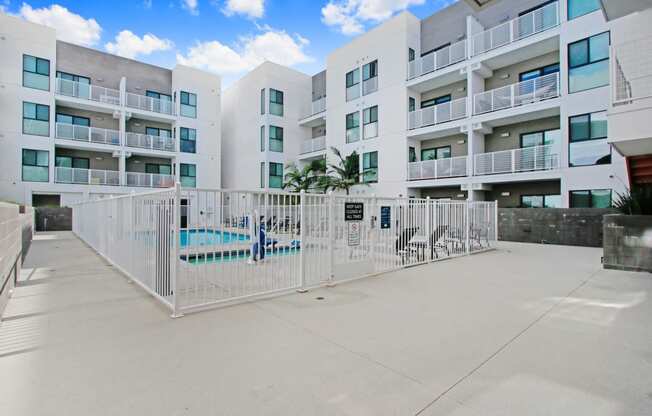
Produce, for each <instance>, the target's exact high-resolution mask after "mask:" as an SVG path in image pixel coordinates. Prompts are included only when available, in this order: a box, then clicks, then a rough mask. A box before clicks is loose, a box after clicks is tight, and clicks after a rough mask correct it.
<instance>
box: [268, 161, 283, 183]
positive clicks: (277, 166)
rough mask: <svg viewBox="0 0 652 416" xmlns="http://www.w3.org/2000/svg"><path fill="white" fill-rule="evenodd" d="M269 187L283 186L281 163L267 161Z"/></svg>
mask: <svg viewBox="0 0 652 416" xmlns="http://www.w3.org/2000/svg"><path fill="white" fill-rule="evenodd" d="M269 187H270V188H278V189H281V188H283V164H282V163H274V162H269Z"/></svg>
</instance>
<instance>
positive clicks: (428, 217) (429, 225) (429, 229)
mask: <svg viewBox="0 0 652 416" xmlns="http://www.w3.org/2000/svg"><path fill="white" fill-rule="evenodd" d="M431 211H432V201H431V200H430V197H429V196H427V197H426V238H427V241H426V249H427V250H428V256H430V261H432V260H433V258H432V234H433V230H432V215H431V214H432V213H431ZM423 259H424V260H425V259H426V256H425V253H424V256H423Z"/></svg>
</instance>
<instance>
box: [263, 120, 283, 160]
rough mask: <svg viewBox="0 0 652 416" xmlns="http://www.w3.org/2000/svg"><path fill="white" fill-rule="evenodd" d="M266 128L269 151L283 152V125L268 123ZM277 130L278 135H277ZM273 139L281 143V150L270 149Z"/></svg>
mask: <svg viewBox="0 0 652 416" xmlns="http://www.w3.org/2000/svg"><path fill="white" fill-rule="evenodd" d="M267 130H268V132H269V151H270V152H275V153H283V150H284V146H285V132H284V131H283V127H279V126H273V125H270V126H269V128H268V129H267ZM272 132H274V137H272ZM279 132H280V137H279V135H278V133H279ZM273 141H275V142H280V143H281V150H272V142H273Z"/></svg>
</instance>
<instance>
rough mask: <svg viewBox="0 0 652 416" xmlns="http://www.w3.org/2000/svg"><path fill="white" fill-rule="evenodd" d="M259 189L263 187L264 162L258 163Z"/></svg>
mask: <svg viewBox="0 0 652 416" xmlns="http://www.w3.org/2000/svg"><path fill="white" fill-rule="evenodd" d="M260 187H261V188H264V187H265V162H260Z"/></svg>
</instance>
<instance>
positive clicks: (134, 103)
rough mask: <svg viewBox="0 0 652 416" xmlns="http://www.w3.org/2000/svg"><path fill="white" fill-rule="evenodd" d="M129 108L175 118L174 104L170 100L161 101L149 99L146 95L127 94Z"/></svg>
mask: <svg viewBox="0 0 652 416" xmlns="http://www.w3.org/2000/svg"><path fill="white" fill-rule="evenodd" d="M126 106H127V107H131V108H137V109H139V110H145V111H151V112H153V113H160V114H167V115H171V116H174V115H176V112H175V110H174V102H173V101H170V100H161V99H159V98H153V97H147V96H145V95H140V94H133V93H131V92H128V93H127V102H126Z"/></svg>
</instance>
